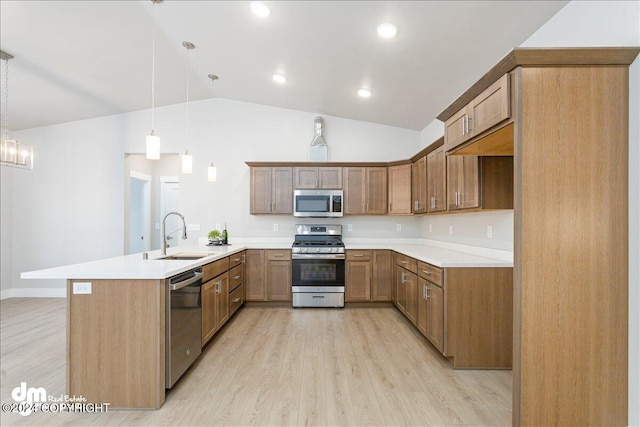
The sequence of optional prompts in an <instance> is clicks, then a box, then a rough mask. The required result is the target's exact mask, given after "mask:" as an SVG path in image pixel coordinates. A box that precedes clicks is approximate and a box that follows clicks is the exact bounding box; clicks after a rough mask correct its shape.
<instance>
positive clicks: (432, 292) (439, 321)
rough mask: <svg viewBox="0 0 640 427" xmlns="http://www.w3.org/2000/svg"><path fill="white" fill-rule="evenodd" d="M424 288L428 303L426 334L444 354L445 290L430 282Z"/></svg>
mask: <svg viewBox="0 0 640 427" xmlns="http://www.w3.org/2000/svg"><path fill="white" fill-rule="evenodd" d="M424 286H425V289H424V292H425V301H426V303H427V307H426V310H427V317H426V322H427V324H426V331H425V333H424V334H425V336H426V337H427V339H428V340H429V341H431V344H433V345H434V346H435V348H437V349H438V351H439V352H440V353H444V290H443V289H442V288H441V287H440V286H437V285H436V284H434V283H431V282H429V281H426V282H425V284H424Z"/></svg>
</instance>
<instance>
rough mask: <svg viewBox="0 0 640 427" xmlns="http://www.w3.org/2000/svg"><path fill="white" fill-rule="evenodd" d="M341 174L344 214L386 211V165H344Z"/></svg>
mask: <svg viewBox="0 0 640 427" xmlns="http://www.w3.org/2000/svg"><path fill="white" fill-rule="evenodd" d="M343 176H344V213H345V214H347V215H349V214H350V215H365V214H369V215H375V214H378V215H384V214H386V213H387V168H386V167H346V168H344V169H343Z"/></svg>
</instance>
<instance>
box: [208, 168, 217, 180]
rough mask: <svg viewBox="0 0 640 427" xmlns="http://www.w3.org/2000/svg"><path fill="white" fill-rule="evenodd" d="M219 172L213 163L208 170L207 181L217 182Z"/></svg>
mask: <svg viewBox="0 0 640 427" xmlns="http://www.w3.org/2000/svg"><path fill="white" fill-rule="evenodd" d="M217 174H218V171H217V170H216V167H215V166H214V165H213V163H211V164H210V165H209V167H208V168H207V179H208V180H209V182H216V179H217Z"/></svg>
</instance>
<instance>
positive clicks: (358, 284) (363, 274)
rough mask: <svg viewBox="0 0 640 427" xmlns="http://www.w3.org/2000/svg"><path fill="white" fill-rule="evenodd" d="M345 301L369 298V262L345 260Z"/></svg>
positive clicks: (367, 299)
mask: <svg viewBox="0 0 640 427" xmlns="http://www.w3.org/2000/svg"><path fill="white" fill-rule="evenodd" d="M346 268H347V271H346V278H345V295H344V297H345V301H347V302H354V301H370V300H371V262H370V261H347V265H346Z"/></svg>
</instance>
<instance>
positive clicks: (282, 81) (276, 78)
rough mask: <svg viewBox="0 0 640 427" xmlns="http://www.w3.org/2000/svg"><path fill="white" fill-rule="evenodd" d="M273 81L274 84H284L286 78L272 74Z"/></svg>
mask: <svg viewBox="0 0 640 427" xmlns="http://www.w3.org/2000/svg"><path fill="white" fill-rule="evenodd" d="M273 81H274V82H276V83H286V82H287V78H286V77H285V76H283V75H282V74H278V73H276V74H274V75H273Z"/></svg>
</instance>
